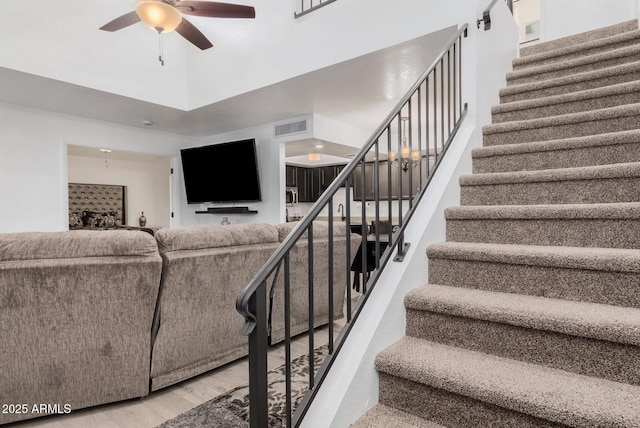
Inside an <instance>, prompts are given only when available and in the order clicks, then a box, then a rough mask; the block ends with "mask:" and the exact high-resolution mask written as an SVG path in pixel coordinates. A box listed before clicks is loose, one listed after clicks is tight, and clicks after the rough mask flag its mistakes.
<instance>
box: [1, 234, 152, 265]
mask: <svg viewBox="0 0 640 428" xmlns="http://www.w3.org/2000/svg"><path fill="white" fill-rule="evenodd" d="M154 254H158V247H157V244H156V242H155V239H153V237H152V236H151V235H149V234H148V233H144V232H131V231H124V230H107V231H90V230H73V231H66V232H24V233H3V234H0V261H11V260H14V261H17V260H43V259H73V258H85V257H111V256H113V257H118V256H150V255H154Z"/></svg>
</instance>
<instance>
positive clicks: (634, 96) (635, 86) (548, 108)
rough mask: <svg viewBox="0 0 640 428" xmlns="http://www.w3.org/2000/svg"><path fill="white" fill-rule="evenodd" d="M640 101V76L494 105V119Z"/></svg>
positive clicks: (517, 117) (495, 121) (520, 117)
mask: <svg viewBox="0 0 640 428" xmlns="http://www.w3.org/2000/svg"><path fill="white" fill-rule="evenodd" d="M639 102H640V80H638V81H633V82H625V83H618V84H616V85H609V86H604V87H601V88H594V89H587V90H584V91H578V92H571V93H568V94H561V95H552V96H549V97H544V98H536V99H532V100H525V101H515V102H511V103H505V104H500V105H496V106H493V107H492V108H491V116H492V123H504V122H512V121H519V120H528V119H536V118H541V117H549V116H558V115H562V114H568V113H578V112H586V111H592V110H598V109H602V108H606V107H615V106H620V105H625V104H634V103H639Z"/></svg>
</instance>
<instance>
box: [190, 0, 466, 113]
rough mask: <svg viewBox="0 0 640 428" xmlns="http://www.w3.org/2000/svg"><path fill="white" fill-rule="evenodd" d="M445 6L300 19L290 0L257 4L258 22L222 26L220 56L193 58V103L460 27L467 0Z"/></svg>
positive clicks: (387, 2) (423, 2) (415, 4)
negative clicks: (438, 31)
mask: <svg viewBox="0 0 640 428" xmlns="http://www.w3.org/2000/svg"><path fill="white" fill-rule="evenodd" d="M442 3H443V2H442V0H400V1H398V0H369V1H367V2H365V3H363V2H359V1H354V0H341V1H337V2H334V3H332V4H331V5H328V6H326V7H324V8H322V9H321V10H318V11H316V12H314V13H312V14H309V15H307V16H305V17H303V18H299V19H295V18H294V17H293V10H294V6H293V2H291V1H278V2H274V1H269V0H256V1H254V2H253V4H254V6H255V8H256V19H255V21H252V22H247V23H243V22H236V21H234V20H221V21H219V22H216V31H215V33H216V34H215V36H214V38H215V41H216V42H217V44H216V47H215V52H213V53H212V54H210V55H193V56H190V57H189V60H190V67H189V76H188V78H189V82H191V83H192V84H191V85H190V87H189V100H190V106H191V108H197V107H199V106H202V105H205V104H208V103H210V102H212V101H215V99H224V98H227V97H229V96H232V95H235V94H238V93H243V92H247V91H249V90H253V89H257V88H261V87H263V86H267V85H269V84H272V83H275V82H280V81H282V80H285V79H288V78H292V77H295V76H298V75H300V74H303V73H307V72H310V71H313V70H317V69H320V68H323V67H326V66H329V65H332V64H335V63H338V62H341V61H345V60H348V59H351V58H354V57H357V56H360V55H364V54H366V53H370V52H373V51H375V50H378V49H382V48H385V47H388V46H392V45H395V44H398V43H401V42H403V41H407V40H410V39H413V38H416V37H419V36H422V35H424V34H429V33H432V32H434V31H437V30H441V29H443V28H446V27H448V26H451V25H456V24H457V23H458V16H459V11H460V10H463V9H465V8H467V9H468V6H467V4H468V2H467V1H465V0H447V1H446V4H447V7H442ZM238 40H242V41H243V42H244V43H238V42H237V41H238ZM230 64H233V66H230ZM221 82H224V83H223V84H221ZM214 98H215V99H214Z"/></svg>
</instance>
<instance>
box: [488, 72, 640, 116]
mask: <svg viewBox="0 0 640 428" xmlns="http://www.w3.org/2000/svg"><path fill="white" fill-rule="evenodd" d="M638 91H640V80H636V81H631V82H624V83H617V84H614V85H609V86H603V87H600V88H594V89H585V90H583V91H575V92H570V93H566V94H560V95H551V96H547V97H540V98H534V99H531V100H524V101H512V102H508V103H503V104H499V105H495V106H493V107H491V113H492V114H501V113H508V112H513V111H518V110H527V109H532V108H540V107H548V106H554V105H559V104H566V103H570V102H578V101H586V100H591V99H596V98H604V97H610V96H615V95H624V94H629V93H631V92H638Z"/></svg>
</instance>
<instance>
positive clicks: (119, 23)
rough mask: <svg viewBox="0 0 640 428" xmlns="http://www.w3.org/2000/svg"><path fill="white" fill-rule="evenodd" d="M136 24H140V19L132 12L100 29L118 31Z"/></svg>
mask: <svg viewBox="0 0 640 428" xmlns="http://www.w3.org/2000/svg"><path fill="white" fill-rule="evenodd" d="M136 22H140V17H139V16H138V14H137V13H136V11H135V10H134V11H132V12H129V13H125V14H124V15H122V16H121V17H119V18H116V19H114V20H113V21H111V22H108V23H106V24H104V25H103V26H102V27H100V29H101V30H104V31H117V30H120V29H122V28H124V27H128V26H129V25H133V24H135V23H136Z"/></svg>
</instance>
